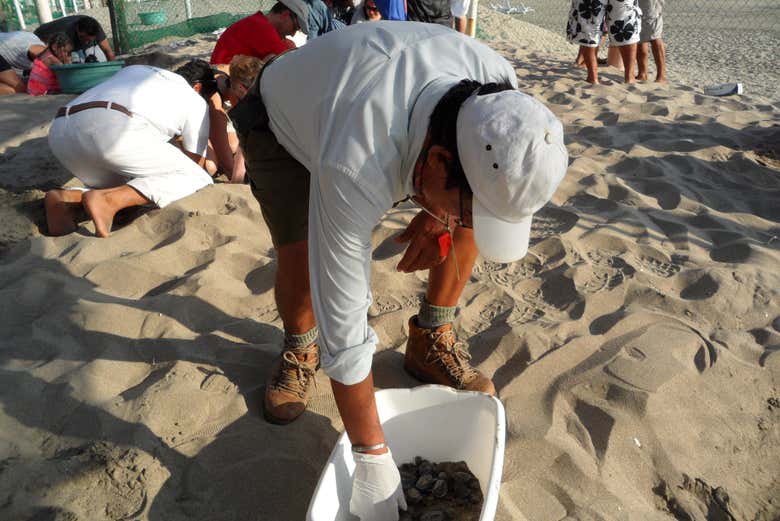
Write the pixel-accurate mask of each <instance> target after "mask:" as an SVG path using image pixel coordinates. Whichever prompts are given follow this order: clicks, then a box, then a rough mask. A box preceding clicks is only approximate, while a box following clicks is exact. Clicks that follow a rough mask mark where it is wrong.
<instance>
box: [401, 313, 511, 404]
mask: <svg viewBox="0 0 780 521" xmlns="http://www.w3.org/2000/svg"><path fill="white" fill-rule="evenodd" d="M416 321H417V317H416V316H414V317H412V318H410V319H409V340H408V341H407V342H406V358H405V360H404V369H406V372H407V373H409V374H410V375H412V376H414V377H415V378H417V379H418V380H420V381H421V382H425V383H428V384H440V385H447V386H449V387H454V388H455V389H461V390H464V391H479V392H481V393H485V394H490V395H492V396H495V394H496V388H495V387H494V386H493V382H492V381H491V380H490V378H488V377H487V376H485V375H484V374H482V373H480V372H479V371H478V370H476V369H474V368H473V367H471V364H470V363H469V360H471V355H470V354H469V352H468V351H467V350H466V349H467V346H466V343H465V342H459V341H458V339H457V338H456V337H455V331H453V330H452V324H445V325H443V326H439V327H438V328H436V329H423V328H421V327H418V326H417V323H416Z"/></svg>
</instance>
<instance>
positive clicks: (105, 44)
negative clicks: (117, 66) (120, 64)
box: [98, 38, 116, 62]
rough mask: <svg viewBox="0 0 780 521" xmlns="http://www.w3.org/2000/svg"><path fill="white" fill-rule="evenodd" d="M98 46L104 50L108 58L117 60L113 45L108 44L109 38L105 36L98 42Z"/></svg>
mask: <svg viewBox="0 0 780 521" xmlns="http://www.w3.org/2000/svg"><path fill="white" fill-rule="evenodd" d="M98 46H99V47H100V50H102V51H103V54H105V55H106V60H108V61H110V62H112V61H114V60H116V55H115V54H114V51H113V50H112V49H111V46H110V45H109V44H108V38H104V39H103V40H101V41H100V43H98Z"/></svg>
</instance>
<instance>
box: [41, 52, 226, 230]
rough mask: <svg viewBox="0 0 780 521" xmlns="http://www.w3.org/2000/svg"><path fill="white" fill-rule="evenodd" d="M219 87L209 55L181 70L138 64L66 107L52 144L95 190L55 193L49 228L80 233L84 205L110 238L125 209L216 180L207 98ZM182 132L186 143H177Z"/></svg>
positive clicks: (50, 198) (162, 202)
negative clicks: (210, 166) (209, 167)
mask: <svg viewBox="0 0 780 521" xmlns="http://www.w3.org/2000/svg"><path fill="white" fill-rule="evenodd" d="M215 91H216V82H215V81H214V73H213V71H212V70H211V67H210V66H209V64H208V63H206V62H204V61H202V60H195V61H192V62H190V63H188V64H186V65H184V66H182V67H181V68H179V69H178V70H177V71H176V73H173V72H169V71H166V70H164V69H158V68H156V67H151V66H148V65H132V66H130V67H126V68H124V69H122V70H121V71H119V72H118V73H116V74H115V75H114V76H112V77H111V78H110V79H108V80H106V81H105V82H103V83H101V84H100V85H97V86H95V87H93V88H91V89H89V90H88V91H86V92H85V93H84V94H82V95H81V96H79V97H78V98H76V99H74V100H73V101H71V102H70V103H68V104H67V105H66V106H64V107H62V108H61V109H60V110H59V111H58V112H57V117H56V118H55V119H54V121H53V122H52V125H51V129H50V130H49V146H50V147H51V150H52V152H53V153H54V156H55V157H56V158H57V159H58V160H59V161H60V163H62V164H63V166H64V167H65V168H67V169H68V170H69V171H70V172H71V173H72V174H73V175H74V176H76V177H78V178H79V179H80V180H81V181H82V182H83V183H84V184H85V185H86V186H87V187H88V188H93V190H89V191H81V190H52V191H50V192H48V193H47V194H46V199H45V205H46V222H47V224H48V226H49V233H50V234H51V235H64V234H66V233H70V232H72V231H74V230H75V229H76V222H77V220H78V216H79V215H80V211H79V210H81V209H82V208H83V209H84V210H86V212H87V215H88V216H89V217H90V218H91V219H92V220H93V221H94V223H95V232H96V233H97V235H99V236H100V237H107V236H108V234H109V232H110V231H111V223H112V222H113V219H114V215H116V213H117V212H118V211H119V210H122V209H124V208H129V207H131V206H141V205H145V204H150V203H153V204H155V205H157V206H159V207H160V208H162V207H164V206H166V205H168V204H170V203H172V202H173V201H176V200H177V199H181V198H182V197H186V196H188V195H190V194H192V193H193V192H195V191H197V190H199V189H201V188H203V187H204V186H206V185H209V184H211V183H212V180H211V176H210V175H209V174H208V173H206V171H205V170H204V165H205V163H206V161H207V159H206V152H207V148H208V138H209V109H208V106H207V104H206V101H205V99H209V97H211V96H212V95H213V94H214V92H215ZM204 98H205V99H204ZM179 137H180V138H181V147H179V146H176V145H174V144H172V143H171V142H170V141H171V140H173V139H175V138H179Z"/></svg>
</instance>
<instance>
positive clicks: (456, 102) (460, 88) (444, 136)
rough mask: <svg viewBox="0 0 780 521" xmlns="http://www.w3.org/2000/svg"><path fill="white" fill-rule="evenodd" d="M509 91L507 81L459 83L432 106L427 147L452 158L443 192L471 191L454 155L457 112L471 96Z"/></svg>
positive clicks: (456, 140)
mask: <svg viewBox="0 0 780 521" xmlns="http://www.w3.org/2000/svg"><path fill="white" fill-rule="evenodd" d="M512 89H514V87H512V85H511V84H510V83H509V82H508V81H507V82H501V83H486V84H484V85H483V84H482V83H480V82H478V81H474V80H461V81H460V83H458V84H457V85H455V86H454V87H452V88H451V89H450V90H448V91H447V93H446V94H444V96H442V97H441V99H440V100H439V102H438V103H437V104H436V107H435V108H434V109H433V112H432V113H431V119H430V123H429V126H428V131H429V133H430V137H431V145H439V146H442V147H444V148H446V149H447V150H448V151H449V152H450V154H452V163H451V164H450V165H449V166H450V169H449V176H448V177H447V184H446V188H448V189H450V188H455V187H459V188H461V189H463V190H464V191H466V192H467V193H471V187H470V186H469V182H468V180H467V179H466V173H465V172H464V171H463V165H462V164H461V162H460V155H459V154H458V112H460V107H461V105H463V103H464V102H465V101H466V100H467V99H468V98H469V97H471V95H472V94H474V93H475V92H476V93H477V95H478V96H484V95H486V94H495V93H496V92H501V91H505V90H512Z"/></svg>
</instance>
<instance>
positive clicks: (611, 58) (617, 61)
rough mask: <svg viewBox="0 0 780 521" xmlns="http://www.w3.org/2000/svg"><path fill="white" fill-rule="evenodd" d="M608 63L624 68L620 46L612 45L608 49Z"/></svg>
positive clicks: (611, 65)
mask: <svg viewBox="0 0 780 521" xmlns="http://www.w3.org/2000/svg"><path fill="white" fill-rule="evenodd" d="M607 65H609V66H610V67H615V68H616V69H620V70H621V71H622V70H623V69H624V66H623V58H622V57H621V56H620V48H619V47H612V46H611V45H610V46H609V47H608V49H607Z"/></svg>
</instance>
